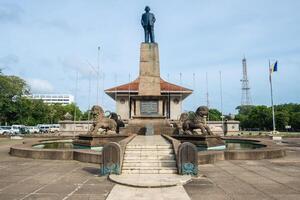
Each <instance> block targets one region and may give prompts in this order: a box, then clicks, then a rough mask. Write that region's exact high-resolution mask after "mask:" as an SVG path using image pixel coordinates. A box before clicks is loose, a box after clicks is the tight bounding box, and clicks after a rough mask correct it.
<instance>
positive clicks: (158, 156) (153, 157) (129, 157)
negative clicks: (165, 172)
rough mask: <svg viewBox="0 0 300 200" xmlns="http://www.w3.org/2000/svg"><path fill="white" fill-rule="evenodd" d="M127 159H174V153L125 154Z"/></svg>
mask: <svg viewBox="0 0 300 200" xmlns="http://www.w3.org/2000/svg"><path fill="white" fill-rule="evenodd" d="M124 159H125V160H150V159H152V160H170V159H171V160H174V159H175V156H174V154H169V155H136V154H135V155H126V154H125V156H124Z"/></svg>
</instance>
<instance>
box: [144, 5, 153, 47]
mask: <svg viewBox="0 0 300 200" xmlns="http://www.w3.org/2000/svg"><path fill="white" fill-rule="evenodd" d="M149 11H150V7H149V6H146V7H145V13H144V14H143V15H142V20H141V23H142V26H143V28H144V32H145V42H146V43H149V37H150V41H151V43H154V42H155V40H154V22H155V17H154V14H153V13H150V12H149Z"/></svg>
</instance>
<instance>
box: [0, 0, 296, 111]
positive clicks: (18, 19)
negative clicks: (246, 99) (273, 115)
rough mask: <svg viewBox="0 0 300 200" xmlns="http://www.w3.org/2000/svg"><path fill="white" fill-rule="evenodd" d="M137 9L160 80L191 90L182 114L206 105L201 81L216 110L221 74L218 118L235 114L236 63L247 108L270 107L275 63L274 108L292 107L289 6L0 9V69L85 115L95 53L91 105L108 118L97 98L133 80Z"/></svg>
mask: <svg viewBox="0 0 300 200" xmlns="http://www.w3.org/2000/svg"><path fill="white" fill-rule="evenodd" d="M145 5H149V6H150V7H151V11H152V12H153V13H154V14H155V16H156V19H157V21H156V23H155V34H156V40H157V42H158V44H159V50H160V67H161V76H162V77H163V78H164V79H166V80H167V77H168V74H169V81H170V82H173V83H176V84H180V78H179V73H180V72H181V73H182V74H183V75H182V85H183V86H185V87H188V88H191V89H194V90H195V91H194V94H193V95H191V96H190V97H188V98H187V99H186V101H185V103H184V109H185V110H195V108H196V107H197V106H199V105H204V104H206V98H205V93H206V82H205V74H206V72H207V73H208V88H209V100H210V106H211V107H214V108H218V109H220V87H219V71H222V88H223V110H224V112H225V113H234V112H235V107H236V106H237V105H239V104H240V102H241V83H240V79H241V77H242V58H243V56H244V55H245V56H246V58H247V63H248V74H249V80H250V87H251V95H252V100H253V103H254V104H265V105H270V92H269V82H268V60H269V59H271V61H275V60H278V61H279V71H278V72H277V73H275V74H274V76H273V80H274V81H273V83H274V101H275V103H276V104H278V103H289V102H294V103H300V87H299V81H300V78H299V77H300V35H299V33H300V26H299V24H300V12H299V10H300V1H297V0H286V1H273V0H251V1H248V0H235V1H234V0H226V1H213V0H205V1H204V0H189V1H179V0H173V1H159V0H151V1H143V0H135V1H126V3H125V1H121V0H110V1H104V0H97V1H96V0H89V1H86V0H51V1H50V0H48V1H46V0H45V1H39V0H26V1H25V0H24V1H20V0H18V1H17V0H0V34H1V37H0V44H1V48H0V68H2V69H3V72H4V73H5V74H13V75H18V76H21V77H22V78H24V79H25V80H27V82H28V83H29V85H30V86H31V90H32V92H33V93H71V94H77V95H76V99H77V102H78V104H79V106H80V107H81V108H82V109H83V110H85V109H87V108H88V105H89V104H91V105H92V104H95V103H96V89H97V87H96V83H97V81H96V75H95V73H94V71H93V70H92V69H91V67H90V66H89V64H88V62H89V63H91V64H92V65H93V66H94V68H97V47H98V46H100V47H101V51H100V70H101V74H103V73H104V76H101V79H100V81H99V83H100V85H99V89H100V90H101V91H100V97H99V99H100V100H99V102H100V104H101V105H102V106H103V107H104V108H105V109H108V110H114V108H115V104H114V102H113V100H112V99H110V98H109V97H108V96H107V95H105V94H104V93H103V89H105V88H109V87H112V86H115V85H119V84H123V83H126V82H128V81H129V74H130V77H131V78H130V79H131V80H132V79H134V78H136V77H137V75H138V68H139V46H140V43H141V42H142V40H143V29H142V27H141V25H140V17H141V14H142V13H143V9H144V7H145ZM76 72H78V75H79V79H78V89H77V92H75V88H76V86H75V82H76V81H75V80H76ZM193 73H194V74H195V82H193ZM90 74H91V75H90ZM103 77H104V78H103ZM89 80H91V85H92V86H91V93H90V94H91V95H90V98H88V97H89Z"/></svg>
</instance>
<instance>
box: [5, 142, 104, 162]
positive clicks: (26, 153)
mask: <svg viewBox="0 0 300 200" xmlns="http://www.w3.org/2000/svg"><path fill="white" fill-rule="evenodd" d="M35 144H38V142H28V143H24V144H20V145H15V146H12V147H11V148H10V152H9V154H10V155H12V156H17V157H22V158H32V159H47V160H78V161H81V162H88V163H96V164H101V161H102V159H101V152H95V151H92V150H81V149H34V148H32V145H35Z"/></svg>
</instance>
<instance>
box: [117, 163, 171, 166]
mask: <svg viewBox="0 0 300 200" xmlns="http://www.w3.org/2000/svg"><path fill="white" fill-rule="evenodd" d="M123 167H176V163H175V162H124V163H123Z"/></svg>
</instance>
